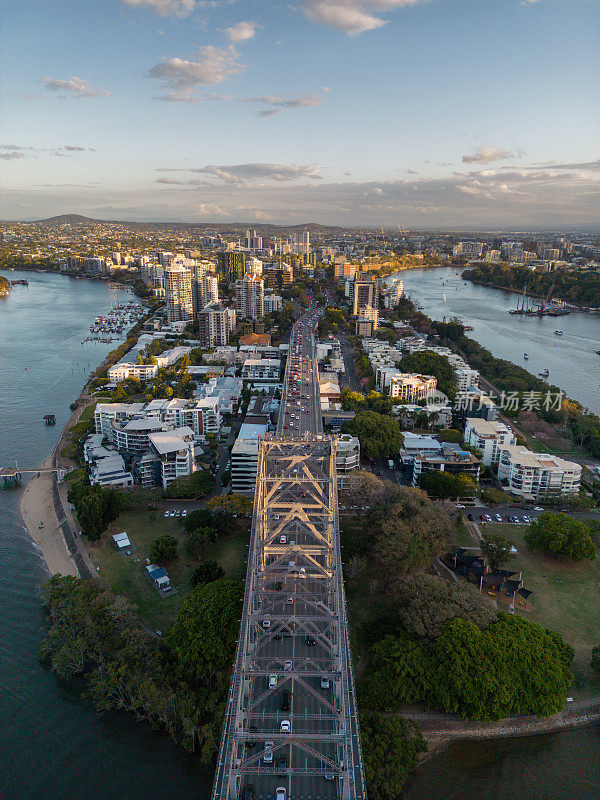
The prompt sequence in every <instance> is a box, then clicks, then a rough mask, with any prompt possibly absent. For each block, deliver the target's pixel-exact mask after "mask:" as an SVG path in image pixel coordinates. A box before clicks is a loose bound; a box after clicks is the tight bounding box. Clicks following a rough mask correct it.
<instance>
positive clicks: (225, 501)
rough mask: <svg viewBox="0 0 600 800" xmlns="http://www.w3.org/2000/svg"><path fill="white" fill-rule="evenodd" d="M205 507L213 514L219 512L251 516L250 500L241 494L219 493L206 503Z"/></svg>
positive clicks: (229, 514)
mask: <svg viewBox="0 0 600 800" xmlns="http://www.w3.org/2000/svg"><path fill="white" fill-rule="evenodd" d="M206 508H207V509H208V510H209V511H211V512H212V513H213V514H216V513H220V514H226V515H228V516H234V515H236V516H238V517H251V516H252V500H249V499H248V498H247V497H244V496H243V495H241V494H220V495H217V496H216V497H211V499H210V500H209V501H208V502H207V503H206Z"/></svg>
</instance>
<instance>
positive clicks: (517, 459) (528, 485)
mask: <svg viewBox="0 0 600 800" xmlns="http://www.w3.org/2000/svg"><path fill="white" fill-rule="evenodd" d="M498 480H499V481H501V482H502V483H504V484H505V485H506V487H507V489H508V491H509V492H511V493H512V494H516V495H519V496H521V497H523V498H525V499H528V500H529V499H532V500H542V499H544V498H545V497H562V496H569V495H574V494H577V493H578V492H579V487H580V485H581V465H580V464H576V463H574V462H573V461H566V460H565V459H563V458H559V457H558V456H553V455H549V454H548V453H534V452H532V451H531V450H528V449H527V448H526V447H521V446H518V445H513V446H509V447H505V448H502V450H501V452H500V460H499V462H498Z"/></svg>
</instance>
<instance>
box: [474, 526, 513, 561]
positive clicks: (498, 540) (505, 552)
mask: <svg viewBox="0 0 600 800" xmlns="http://www.w3.org/2000/svg"><path fill="white" fill-rule="evenodd" d="M514 546H515V543H514V541H513V540H512V539H508V538H506V536H494V535H493V534H486V536H485V538H484V539H482V540H481V552H482V554H483V555H484V556H485V557H486V558H487V560H488V563H489V565H490V567H491V568H492V569H500V567H502V566H504V564H506V562H507V561H508V560H509V558H510V557H511V555H512V553H511V550H512V548H514Z"/></svg>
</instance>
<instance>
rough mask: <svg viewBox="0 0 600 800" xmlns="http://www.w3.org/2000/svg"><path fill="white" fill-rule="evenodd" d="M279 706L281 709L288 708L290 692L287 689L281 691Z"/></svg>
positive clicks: (287, 709) (285, 709)
mask: <svg viewBox="0 0 600 800" xmlns="http://www.w3.org/2000/svg"><path fill="white" fill-rule="evenodd" d="M279 705H280V708H281V710H282V711H289V710H290V692H289V689H284V690H283V691H282V693H281V701H280V704H279Z"/></svg>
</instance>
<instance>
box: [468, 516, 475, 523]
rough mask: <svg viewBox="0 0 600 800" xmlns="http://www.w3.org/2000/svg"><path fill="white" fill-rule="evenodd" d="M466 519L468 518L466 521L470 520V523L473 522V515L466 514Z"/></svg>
mask: <svg viewBox="0 0 600 800" xmlns="http://www.w3.org/2000/svg"><path fill="white" fill-rule="evenodd" d="M467 517H468V519H470V520H471V522H473V520H474V519H475V517H474V516H473V514H467Z"/></svg>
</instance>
